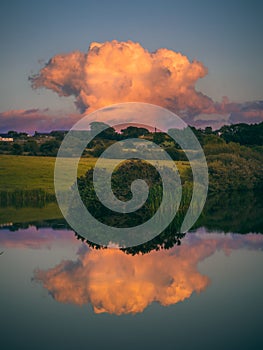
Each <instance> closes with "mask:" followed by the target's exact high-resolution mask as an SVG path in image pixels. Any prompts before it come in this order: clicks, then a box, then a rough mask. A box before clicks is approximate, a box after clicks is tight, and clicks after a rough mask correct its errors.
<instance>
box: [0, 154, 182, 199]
mask: <svg viewBox="0 0 263 350" xmlns="http://www.w3.org/2000/svg"><path fill="white" fill-rule="evenodd" d="M55 161H56V158H55V157H29V156H14V155H1V156H0V191H14V190H34V189H43V190H45V191H46V192H48V193H54V184H53V181H54V180H53V179H54V165H55ZM95 163H96V158H81V160H80V162H79V167H78V175H79V176H80V175H84V174H85V173H86V172H87V170H89V169H90V168H91V167H92V166H94V164H95ZM111 163H112V160H111V159H105V161H103V166H104V165H105V168H108V167H109V166H110V164H111ZM161 163H162V162H161V161H160V164H161ZM176 164H177V166H178V169H179V171H183V170H184V169H186V168H187V167H188V165H187V163H186V162H177V163H176Z"/></svg>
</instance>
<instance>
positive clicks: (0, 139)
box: [0, 136, 14, 142]
mask: <svg viewBox="0 0 263 350" xmlns="http://www.w3.org/2000/svg"><path fill="white" fill-rule="evenodd" d="M13 141H14V139H13V137H2V136H0V142H13Z"/></svg>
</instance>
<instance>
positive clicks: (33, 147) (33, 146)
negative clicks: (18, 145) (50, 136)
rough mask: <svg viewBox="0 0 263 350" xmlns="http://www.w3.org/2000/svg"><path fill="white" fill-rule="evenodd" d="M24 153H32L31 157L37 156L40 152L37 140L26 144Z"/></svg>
mask: <svg viewBox="0 0 263 350" xmlns="http://www.w3.org/2000/svg"><path fill="white" fill-rule="evenodd" d="M24 151H25V152H28V153H30V154H31V155H36V154H37V152H38V151H39V147H38V144H37V142H36V141H35V140H28V141H27V142H25V144H24Z"/></svg>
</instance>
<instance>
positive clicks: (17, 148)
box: [12, 143, 23, 155]
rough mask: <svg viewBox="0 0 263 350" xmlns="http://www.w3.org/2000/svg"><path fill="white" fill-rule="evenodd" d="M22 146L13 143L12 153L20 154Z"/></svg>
mask: <svg viewBox="0 0 263 350" xmlns="http://www.w3.org/2000/svg"><path fill="white" fill-rule="evenodd" d="M22 152H23V147H22V146H21V145H20V144H19V143H14V144H13V146H12V153H13V154H15V155H19V154H22Z"/></svg>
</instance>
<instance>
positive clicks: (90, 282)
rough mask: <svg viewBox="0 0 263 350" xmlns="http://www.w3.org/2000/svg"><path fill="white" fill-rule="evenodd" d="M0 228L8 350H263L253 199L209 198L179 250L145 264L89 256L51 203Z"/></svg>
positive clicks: (113, 254) (5, 213)
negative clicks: (262, 349) (83, 349)
mask: <svg viewBox="0 0 263 350" xmlns="http://www.w3.org/2000/svg"><path fill="white" fill-rule="evenodd" d="M238 203H239V204H238ZM22 219H24V220H22ZM0 222H1V229H0V253H1V255H0V276H1V288H0V300H1V318H0V323H1V328H0V329H1V347H2V346H3V347H2V348H3V349H21V348H22V349H23V348H25V349H47V348H49V349H76V348H77V349H78V348H80V349H81V348H89V349H108V348H109V347H114V348H116V349H132V348H134V347H136V348H138V349H160V348H162V349H261V348H262V346H263V340H262V335H261V328H262V327H261V323H262V311H263V301H262V295H263V278H262V277H263V274H262V266H263V254H262V249H263V235H262V234H261V233H262V232H263V230H262V205H261V200H260V198H256V197H255V196H253V195H252V194H250V195H249V194H248V195H247V196H244V197H242V198H241V197H239V198H238V197H235V198H234V197H233V196H232V197H229V196H228V197H225V198H224V200H223V202H222V201H221V202H220V201H219V199H217V198H216V197H214V198H209V200H208V202H207V206H206V208H205V211H204V215H203V216H202V217H201V218H200V220H199V223H197V225H196V228H195V229H194V230H193V231H192V232H189V233H187V234H186V235H185V236H184V237H182V238H181V239H180V241H181V245H176V244H175V245H174V246H173V247H172V248H171V249H161V250H159V251H155V250H151V251H150V252H149V253H148V254H141V253H140V254H139V252H136V254H135V255H132V254H129V252H123V251H120V250H116V249H100V250H97V249H92V248H91V247H89V246H88V245H87V244H86V243H84V242H81V240H78V239H76V236H75V234H74V232H72V231H71V230H70V228H68V227H66V225H65V222H64V221H63V219H62V218H61V217H60V214H59V211H56V209H55V204H53V203H50V204H48V205H47V206H46V207H44V208H42V209H41V208H34V209H32V208H31V209H30V208H20V209H15V208H12V207H7V208H1V210H0Z"/></svg>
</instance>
